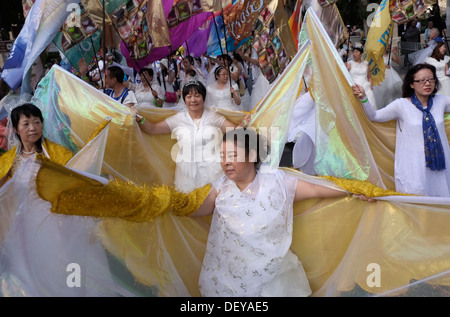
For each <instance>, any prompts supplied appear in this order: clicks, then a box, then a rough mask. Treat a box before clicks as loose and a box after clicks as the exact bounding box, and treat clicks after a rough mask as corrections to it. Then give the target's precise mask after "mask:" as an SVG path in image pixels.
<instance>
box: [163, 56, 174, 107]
mask: <svg viewBox="0 0 450 317" xmlns="http://www.w3.org/2000/svg"><path fill="white" fill-rule="evenodd" d="M159 66H160V68H161V72H160V73H159V74H158V76H159V77H158V82H159V83H160V86H161V88H162V89H163V91H164V94H165V93H166V92H169V93H172V94H173V93H176V91H175V89H174V87H173V84H174V82H175V80H176V75H175V71H174V69H173V66H172V65H170V66H169V61H168V60H167V58H163V59H162V60H161V61H160V62H159ZM177 105H178V101H176V102H171V101H170V102H169V101H168V100H167V99H166V98H164V103H163V108H174V107H176V106H177Z"/></svg>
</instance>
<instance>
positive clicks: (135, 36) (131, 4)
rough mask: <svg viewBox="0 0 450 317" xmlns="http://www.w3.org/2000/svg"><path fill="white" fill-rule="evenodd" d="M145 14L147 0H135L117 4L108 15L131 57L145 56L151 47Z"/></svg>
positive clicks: (151, 42) (139, 57)
mask: <svg viewBox="0 0 450 317" xmlns="http://www.w3.org/2000/svg"><path fill="white" fill-rule="evenodd" d="M146 15H147V1H137V0H132V1H128V2H127V3H126V5H123V6H119V7H118V8H116V9H115V10H114V11H113V12H112V13H111V15H110V16H111V18H112V21H113V23H114V25H115V26H116V28H117V30H118V32H119V35H120V38H121V40H122V41H123V42H124V43H125V44H126V46H127V47H128V49H129V51H130V58H132V59H141V58H144V57H146V56H147V55H148V54H150V51H151V50H152V47H153V41H152V38H151V36H150V34H149V32H148V24H147V18H146Z"/></svg>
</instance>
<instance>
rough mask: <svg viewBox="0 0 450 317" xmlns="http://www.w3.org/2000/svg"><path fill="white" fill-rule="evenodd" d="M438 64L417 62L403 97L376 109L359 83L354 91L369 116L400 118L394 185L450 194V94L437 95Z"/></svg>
mask: <svg viewBox="0 0 450 317" xmlns="http://www.w3.org/2000/svg"><path fill="white" fill-rule="evenodd" d="M438 89H439V79H438V78H437V77H436V68H435V67H434V66H432V65H429V64H417V65H414V66H413V67H411V68H410V70H409V71H408V73H407V74H406V75H405V79H404V81H403V98H400V99H397V100H395V101H393V102H392V103H390V104H388V105H387V106H386V107H384V108H382V109H379V110H375V109H374V108H373V106H372V105H371V103H370V101H368V100H367V97H366V93H365V90H364V88H363V87H362V86H360V85H354V86H353V93H354V94H355V95H356V96H358V97H359V98H360V99H361V102H362V105H363V108H364V111H365V113H366V115H367V117H368V118H369V120H371V121H374V122H386V121H390V120H397V129H396V145H395V168H394V175H395V189H396V191H397V192H400V193H406V194H415V195H422V196H436V197H450V172H449V171H448V169H447V167H450V147H449V144H448V137H447V134H446V131H445V125H444V113H446V112H449V111H450V97H447V96H443V95H436V92H437V91H438Z"/></svg>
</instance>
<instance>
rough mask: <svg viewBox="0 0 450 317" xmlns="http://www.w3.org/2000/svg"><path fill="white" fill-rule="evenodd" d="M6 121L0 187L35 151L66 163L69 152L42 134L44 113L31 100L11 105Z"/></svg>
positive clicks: (0, 160)
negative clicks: (11, 108) (14, 105)
mask: <svg viewBox="0 0 450 317" xmlns="http://www.w3.org/2000/svg"><path fill="white" fill-rule="evenodd" d="M8 121H10V123H9V124H8V127H9V130H10V135H9V136H8V139H9V150H8V151H7V152H6V153H4V154H2V155H1V156H0V187H1V186H3V184H5V183H6V181H7V180H8V179H9V178H10V177H12V176H13V175H14V173H15V171H16V170H17V169H18V168H19V167H20V166H21V165H22V164H23V163H24V162H25V161H26V160H28V159H29V158H31V157H34V156H35V155H36V154H37V153H41V154H43V155H45V156H46V157H48V158H50V159H51V160H53V161H55V162H57V163H59V164H66V163H67V162H68V161H69V160H70V159H71V158H72V157H73V153H72V152H71V151H70V150H68V149H66V148H65V147H64V146H62V145H59V144H56V143H53V142H51V141H50V140H47V139H45V138H44V136H43V123H44V117H43V116H42V112H41V110H40V109H39V108H38V107H36V106H35V105H34V104H32V103H25V104H22V105H20V106H18V107H16V108H14V109H13V110H12V111H11V114H10V115H9V117H8Z"/></svg>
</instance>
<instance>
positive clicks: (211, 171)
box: [136, 79, 236, 193]
mask: <svg viewBox="0 0 450 317" xmlns="http://www.w3.org/2000/svg"><path fill="white" fill-rule="evenodd" d="M182 96H183V100H184V101H185V103H186V107H187V109H186V110H184V111H182V112H179V113H177V114H175V115H173V116H170V117H169V118H167V119H166V120H163V121H160V122H157V123H152V122H149V121H147V120H145V118H144V117H143V116H141V115H140V114H137V115H136V121H137V122H138V123H139V127H140V128H141V130H142V131H143V132H145V133H148V134H167V133H170V132H173V133H174V134H175V135H176V138H177V144H178V146H179V151H178V153H177V155H176V158H173V159H174V160H175V161H176V170H175V187H176V189H177V190H179V191H181V192H184V193H189V192H191V191H192V190H194V189H196V188H199V187H202V186H204V185H206V184H208V183H211V182H213V181H215V180H216V179H217V178H218V177H219V176H220V175H221V174H222V171H221V169H220V163H219V156H218V153H217V148H218V144H219V141H220V138H221V134H222V133H223V132H225V131H226V129H227V128H235V127H236V125H235V124H234V123H233V122H231V121H229V120H228V119H226V118H225V117H224V116H222V115H220V114H218V113H216V112H214V111H211V110H209V109H205V107H204V103H205V98H206V88H205V86H204V85H203V84H202V83H201V82H199V81H197V80H195V79H194V80H190V81H188V82H187V83H186V84H185V85H184V87H183V95H182Z"/></svg>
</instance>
